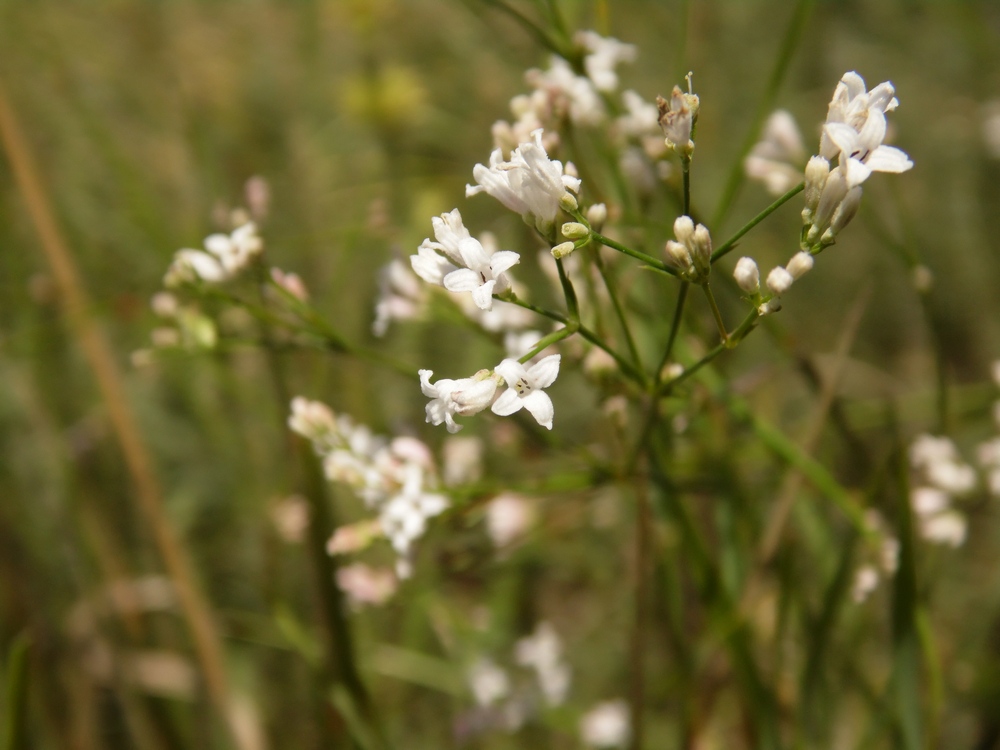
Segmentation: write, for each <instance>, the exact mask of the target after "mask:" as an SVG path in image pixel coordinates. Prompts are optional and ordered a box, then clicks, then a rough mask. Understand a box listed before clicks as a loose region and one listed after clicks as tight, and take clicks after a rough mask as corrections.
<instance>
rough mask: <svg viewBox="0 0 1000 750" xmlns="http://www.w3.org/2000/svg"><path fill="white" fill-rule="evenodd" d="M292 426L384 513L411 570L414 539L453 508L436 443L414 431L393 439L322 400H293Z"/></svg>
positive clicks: (337, 476) (326, 464) (328, 468)
mask: <svg viewBox="0 0 1000 750" xmlns="http://www.w3.org/2000/svg"><path fill="white" fill-rule="evenodd" d="M288 426H289V428H291V429H292V430H293V431H294V432H297V433H298V434H299V435H302V436H303V437H305V438H307V439H308V440H309V441H311V442H312V444H313V447H314V448H315V450H316V452H317V454H318V455H319V456H321V457H322V459H323V468H324V470H325V472H326V476H327V477H328V478H329V479H330V480H331V481H335V482H341V483H343V484H346V485H347V486H349V487H350V488H351V489H352V490H353V491H354V492H355V494H357V495H358V497H360V498H361V499H362V500H363V501H364V502H365V504H366V505H367V506H368V507H369V508H371V509H373V510H375V511H376V512H377V513H378V518H379V523H380V525H381V529H382V532H383V533H384V534H385V535H386V537H388V539H389V541H390V543H391V544H392V547H393V549H395V550H396V552H397V554H399V555H400V565H399V569H400V574H401V575H402V574H404V573H405V572H406V571H407V570H408V562H407V561H408V557H409V553H410V549H411V547H412V545H413V542H414V541H416V540H417V539H419V538H420V537H421V536H423V534H424V532H425V531H426V528H427V519H429V518H432V517H434V516H436V515H439V514H440V513H441V512H443V511H444V510H445V509H447V508H448V498H447V497H446V496H445V495H443V494H441V493H440V492H436V491H435V490H436V489H437V484H438V482H437V473H436V471H435V468H434V461H433V458H432V456H431V452H430V449H429V448H428V447H427V446H426V445H425V444H424V443H422V442H421V441H419V440H417V439H415V438H409V437H397V438H394V439H392V440H387V439H385V438H382V437H379V436H376V435H373V434H372V432H371V430H369V429H368V428H367V427H366V426H364V425H355V424H354V423H353V421H352V420H351V419H350V418H349V417H347V416H344V415H339V416H335V415H334V413H333V412H332V411H331V410H330V409H329V408H328V407H327V406H326V405H325V404H322V403H320V402H319V401H309V400H308V399H305V398H302V397H301V396H299V397H296V398H294V399H293V400H292V405H291V415H290V416H289V418H288Z"/></svg>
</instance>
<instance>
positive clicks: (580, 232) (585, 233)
mask: <svg viewBox="0 0 1000 750" xmlns="http://www.w3.org/2000/svg"><path fill="white" fill-rule="evenodd" d="M562 235H563V237H566V238H567V239H570V240H582V239H583V238H584V237H589V236H590V230H589V229H587V227H586V226H584V225H583V224H580V223H579V222H575V221H568V222H566V223H565V224H563V225H562Z"/></svg>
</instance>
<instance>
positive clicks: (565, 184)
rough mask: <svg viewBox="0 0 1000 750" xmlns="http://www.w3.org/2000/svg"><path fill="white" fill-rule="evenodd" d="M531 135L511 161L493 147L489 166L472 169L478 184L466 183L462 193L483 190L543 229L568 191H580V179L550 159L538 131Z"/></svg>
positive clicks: (557, 209)
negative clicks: (529, 139) (567, 172)
mask: <svg viewBox="0 0 1000 750" xmlns="http://www.w3.org/2000/svg"><path fill="white" fill-rule="evenodd" d="M532 138H533V140H532V141H529V142H527V143H522V144H521V145H519V146H518V147H517V148H516V149H514V151H513V152H512V153H511V155H510V161H504V160H503V155H502V152H501V151H500V149H495V150H494V151H493V153H492V154H490V166H489V167H485V166H483V165H482V164H477V165H476V166H475V167H474V168H473V170H472V176H473V177H474V178H475V180H476V183H477V184H476V185H466V186H465V195H466V197H471V196H473V195H478V194H479V193H483V192H485V193H487V194H489V195H491V196H493V197H494V198H496V199H497V200H498V201H500V202H501V203H502V204H503V205H504V206H506V207H507V208H509V209H510V210H511V211H514V212H516V213H519V214H521V216H522V217H523V218H524V220H525V221H529V222H532V223H534V224H535V226H537V227H538V228H539V229H540V230H543V231H544V230H546V229H548V228H549V227H551V225H552V224H553V223H554V222H555V219H556V216H557V215H558V214H559V208H560V201H561V200H562V198H563V196H565V195H566V194H567V191H570V190H572V191H573V192H579V190H580V180H579V178H577V177H573V176H571V175H569V174H566V172H565V168H564V167H563V164H562V162H559V161H556V160H554V159H549V157H548V154H547V153H546V151H545V147H544V146H543V145H542V131H541V130H536V131H535V132H534V133H532Z"/></svg>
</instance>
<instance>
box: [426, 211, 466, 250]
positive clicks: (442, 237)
mask: <svg viewBox="0 0 1000 750" xmlns="http://www.w3.org/2000/svg"><path fill="white" fill-rule="evenodd" d="M431 227H432V228H433V229H434V237H435V239H436V240H437V242H431V241H430V240H427V241H426V242H427V243H428V245H429V246H430V247H432V248H434V249H435V250H440V251H441V252H442V253H444V254H445V255H446V256H448V257H449V258H450V259H451V260H452V261H453V262H455V263H461V262H462V253H461V251H460V250H459V249H458V246H459V243H461V241H462V240H467V239H469V237H470V236H471V235H470V234H469V230H468V229H466V228H465V224H464V223H463V222H462V214H460V213H459V211H458V209H457V208H453V209H452V210H451V211H449V212H448V213H446V214H441V215H440V216H435V217H434V218H432V219H431Z"/></svg>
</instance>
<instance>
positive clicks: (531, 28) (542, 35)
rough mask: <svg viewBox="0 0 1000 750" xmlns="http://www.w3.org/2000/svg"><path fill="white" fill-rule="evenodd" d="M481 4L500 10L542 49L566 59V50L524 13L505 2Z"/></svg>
mask: <svg viewBox="0 0 1000 750" xmlns="http://www.w3.org/2000/svg"><path fill="white" fill-rule="evenodd" d="M482 2H484V3H486V4H487V5H492V6H493V7H494V8H496V9H497V10H500V11H502V12H504V13H506V14H507V15H509V16H511V17H512V18H513V19H514V20H516V21H517V22H518V23H519V24H521V26H523V27H524V29H525V31H527V32H528V33H530V34H531V35H532V36H534V37H535V39H537V40H538V41H539V42H540V43H541V45H542V46H543V47H546V48H547V49H549V50H551V51H552V52H555V53H556V54H557V55H559V56H560V57H567V53H566V50H565V49H563V45H561V44H558V43H557V42H556V41H555V40H554V39H553V38H552V37H551V36H549V34H548V33H547V32H546V31H545V29H543V28H542V27H541V26H539V25H538V24H537V23H535V22H534V21H532V20H531V19H530V18H528V17H527V16H526V15H524V13H522V12H521V11H519V10H518V9H517V8H515V7H513V6H511V5H508V4H507V3H505V2H502V0H482Z"/></svg>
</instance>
